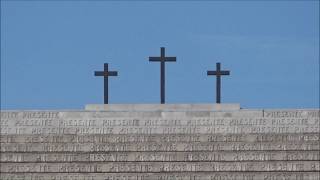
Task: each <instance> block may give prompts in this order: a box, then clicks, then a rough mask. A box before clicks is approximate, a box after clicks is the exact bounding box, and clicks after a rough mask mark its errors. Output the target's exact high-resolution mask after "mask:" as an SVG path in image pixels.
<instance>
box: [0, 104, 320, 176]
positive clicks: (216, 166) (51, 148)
mask: <svg viewBox="0 0 320 180" xmlns="http://www.w3.org/2000/svg"><path fill="white" fill-rule="evenodd" d="M319 116H320V113H319V109H286V110H281V109H280V110H264V109H262V110H248V109H240V106H239V105H238V104H221V105H217V104H211V105H210V104H196V105H194V104H180V105H179V104H166V105H156V104H153V105H143V104H142V105H141V104H140V105H132V104H129V105H88V106H87V107H86V110H85V111H2V112H1V121H0V125H1V131H0V135H1V136H0V142H1V144H0V145H1V155H0V161H1V166H0V167H1V168H0V170H1V174H0V179H1V180H2V179H5V180H13V179H14V180H49V179H50V180H185V179H186V180H289V179H290V180H291V179H292V180H318V179H320V177H319V171H320V163H319V160H320V154H319V153H320V142H319V137H320V134H319V133H320V131H319V126H320V120H319Z"/></svg>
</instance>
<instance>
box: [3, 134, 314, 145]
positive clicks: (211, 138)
mask: <svg viewBox="0 0 320 180" xmlns="http://www.w3.org/2000/svg"><path fill="white" fill-rule="evenodd" d="M319 140H320V134H319V133H304V134H293V133H291V134H181V135H179V134H172V135H164V134H155V135H146V134H121V135H114V134H110V135H109V134H100V135H99V134H88V135H74V134H73V135H71V134H64V135H30V134H21V135H1V136H0V142H1V143H117V142H119V143H125V142H139V143H140V142H314V141H319Z"/></svg>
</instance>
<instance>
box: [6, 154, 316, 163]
mask: <svg viewBox="0 0 320 180" xmlns="http://www.w3.org/2000/svg"><path fill="white" fill-rule="evenodd" d="M0 157H1V162H47V163H52V162H143V161H157V162H165V161H175V162H179V161H181V162H192V161H202V162H204V161H297V160H301V161H304V160H305V161H319V160H320V154H319V151H239V152H223V151H219V152H114V153H110V152H107V153H43V152H42V153H1V154H0Z"/></svg>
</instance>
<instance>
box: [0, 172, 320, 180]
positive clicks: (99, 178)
mask: <svg viewBox="0 0 320 180" xmlns="http://www.w3.org/2000/svg"><path fill="white" fill-rule="evenodd" d="M0 179H1V180H319V179H320V174H319V172H258V173H257V172H197V173H188V172H183V173H169V174H168V173H121V174H119V173H19V174H14V173H1V174H0Z"/></svg>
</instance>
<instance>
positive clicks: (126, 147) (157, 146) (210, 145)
mask: <svg viewBox="0 0 320 180" xmlns="http://www.w3.org/2000/svg"><path fill="white" fill-rule="evenodd" d="M0 148H1V152H122V151H134V152H143V151H154V152H158V151H159V152H160V151H181V152H189V151H271V150H274V151H281V150H282V151H286V150H304V151H313V150H320V142H319V141H315V142H299V143H297V142H258V143H256V142H193V143H186V142H170V143H163V142H160V143H157V142H144V143H80V144H79V143H1V147H0Z"/></svg>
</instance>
